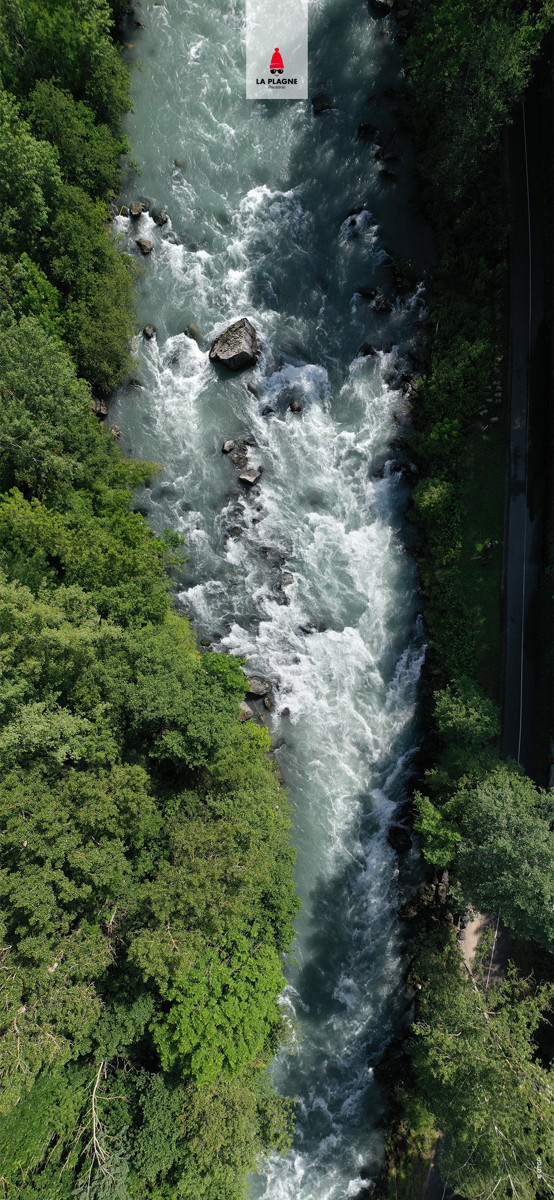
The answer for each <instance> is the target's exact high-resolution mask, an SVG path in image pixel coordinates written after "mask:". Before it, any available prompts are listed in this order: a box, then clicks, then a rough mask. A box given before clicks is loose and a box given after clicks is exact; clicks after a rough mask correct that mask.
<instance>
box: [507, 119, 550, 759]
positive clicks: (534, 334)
mask: <svg viewBox="0 0 554 1200" xmlns="http://www.w3.org/2000/svg"><path fill="white" fill-rule="evenodd" d="M534 135H535V131H534V130H530V126H529V114H528V112H527V111H526V107H525V104H522V105H521V106H520V108H519V111H518V113H517V116H516V119H515V121H514V124H513V126H512V129H511V131H510V138H509V170H510V195H511V209H512V211H511V230H512V232H511V238H510V276H511V331H510V333H511V347H510V380H509V391H510V437H509V469H508V483H507V499H506V528H505V538H504V546H505V552H504V613H505V658H504V724H503V742H502V752H503V755H504V757H506V758H508V757H509V758H513V759H515V760H516V762H520V763H522V764H523V766H524V767H525V768H526V770H527V771H528V772H529V773H530V774H531V775H534V776H535V777H538V776H540V774H541V770H540V766H539V764H538V762H537V736H536V733H537V726H538V719H537V711H536V703H537V628H536V620H535V619H534V609H535V603H536V596H537V588H538V583H539V575H540V567H541V562H542V556H543V532H544V531H543V508H542V505H541V496H544V486H542V487H541V482H542V484H544V480H541V474H542V473H543V472H544V457H543V454H542V453H537V450H538V447H537V436H538V433H539V426H540V421H539V422H538V425H537V422H536V420H535V415H536V414H537V413H538V414H540V412H541V411H543V408H544V406H545V405H546V404H547V403H549V400H548V397H547V396H546V395H545V394H542V390H543V389H544V387H545V381H546V377H545V376H544V374H543V373H542V372H540V371H536V370H534V368H533V363H534V357H535V352H536V349H537V343H538V338H539V332H540V330H541V326H542V323H543V318H544V312H543V308H544V305H543V297H544V260H543V238H542V236H541V233H542V231H541V227H540V220H541V216H540V207H539V188H540V179H538V178H537V175H538V174H539V172H538V168H537V156H536V155H535V154H534V153H533V152H532V151H533V146H532V141H531V137H532V136H534ZM542 449H543V450H544V447H543V448H542ZM539 782H542V780H541V779H539Z"/></svg>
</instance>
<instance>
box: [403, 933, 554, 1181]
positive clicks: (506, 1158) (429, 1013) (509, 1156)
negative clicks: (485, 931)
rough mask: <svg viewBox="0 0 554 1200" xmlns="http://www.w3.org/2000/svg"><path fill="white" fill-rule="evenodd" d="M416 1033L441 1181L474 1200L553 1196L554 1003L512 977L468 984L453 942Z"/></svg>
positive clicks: (438, 956)
mask: <svg viewBox="0 0 554 1200" xmlns="http://www.w3.org/2000/svg"><path fill="white" fill-rule="evenodd" d="M426 973H427V975H428V978H430V979H431V984H430V986H429V985H428V986H427V987H426V988H425V989H424V991H423V992H422V999H421V1004H420V1011H419V1017H418V1021H417V1023H416V1025H415V1026H414V1033H415V1040H414V1043H413V1047H412V1053H413V1062H414V1068H415V1071H416V1077H417V1081H418V1087H419V1088H420V1090H421V1092H422V1094H423V1098H424V1102H425V1103H426V1105H427V1106H428V1107H429V1108H430V1109H431V1111H432V1112H433V1113H434V1114H435V1118H436V1121H437V1124H438V1127H439V1128H440V1129H441V1131H442V1134H443V1142H442V1150H441V1175H442V1177H443V1180H444V1182H445V1183H447V1184H448V1185H449V1186H451V1187H453V1188H454V1189H455V1190H456V1192H457V1193H459V1194H461V1195H463V1196H465V1197H467V1200H485V1198H486V1197H487V1196H489V1195H490V1194H491V1193H492V1192H493V1190H494V1194H495V1195H496V1196H499V1197H510V1198H513V1197H514V1196H519V1197H520V1200H527V1198H529V1200H531V1198H532V1197H534V1196H535V1192H536V1187H537V1163H538V1162H540V1163H541V1168H540V1169H541V1171H542V1182H543V1185H544V1186H545V1187H546V1190H547V1191H548V1192H550V1193H552V1191H553V1190H554V1149H553V1148H554V1086H553V1078H552V1073H551V1072H550V1071H547V1070H546V1069H545V1068H544V1067H543V1066H542V1065H541V1064H540V1063H539V1062H538V1061H537V1057H536V1047H535V1043H534V1034H535V1032H536V1030H537V1028H538V1026H539V1024H540V1022H541V1021H542V1020H545V1019H547V1017H546V1013H547V1011H549V1008H550V1006H551V1004H552V1000H553V998H554V989H553V988H552V987H547V986H543V987H540V988H536V987H534V986H533V984H532V982H531V981H529V980H522V979H521V978H519V977H518V976H517V974H516V973H515V971H514V970H513V969H510V970H509V972H508V974H507V978H506V979H505V981H504V982H503V983H502V984H501V985H500V986H494V987H490V988H489V989H488V990H487V989H486V964H485V971H484V976H481V977H480V976H479V974H477V976H476V978H475V979H474V980H473V981H472V980H469V979H467V978H466V977H465V974H464V973H463V966H462V963H461V961H460V954H459V951H458V949H457V947H456V946H455V944H453V943H448V942H447V943H446V945H445V944H444V943H442V942H441V941H440V940H439V941H437V943H436V944H435V946H434V960H433V962H432V964H431V966H430V964H429V961H428V960H427V962H426Z"/></svg>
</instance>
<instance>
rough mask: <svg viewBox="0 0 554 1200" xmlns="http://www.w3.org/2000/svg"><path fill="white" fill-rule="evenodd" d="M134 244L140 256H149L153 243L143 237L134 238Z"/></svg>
mask: <svg viewBox="0 0 554 1200" xmlns="http://www.w3.org/2000/svg"><path fill="white" fill-rule="evenodd" d="M135 244H136V245H137V246H138V248H139V250H140V252H141V254H151V253H152V251H153V249H154V243H153V242H150V241H149V240H148V238H145V237H139V238H135Z"/></svg>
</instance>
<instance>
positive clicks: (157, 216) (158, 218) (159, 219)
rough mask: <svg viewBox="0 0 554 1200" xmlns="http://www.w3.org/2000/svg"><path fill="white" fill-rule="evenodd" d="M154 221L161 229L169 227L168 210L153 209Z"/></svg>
mask: <svg viewBox="0 0 554 1200" xmlns="http://www.w3.org/2000/svg"><path fill="white" fill-rule="evenodd" d="M152 220H153V221H154V222H155V223H156V225H158V226H159V227H160V229H162V228H163V226H164V225H167V222H168V221H169V215H168V213H167V211H166V209H165V208H153V209H152Z"/></svg>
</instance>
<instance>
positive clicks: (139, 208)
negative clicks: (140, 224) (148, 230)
mask: <svg viewBox="0 0 554 1200" xmlns="http://www.w3.org/2000/svg"><path fill="white" fill-rule="evenodd" d="M142 212H144V205H143V204H142V201H141V200H133V202H132V204H130V205H129V216H131V217H134V219H135V221H136V219H137V217H140V214H141V213H142Z"/></svg>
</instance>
